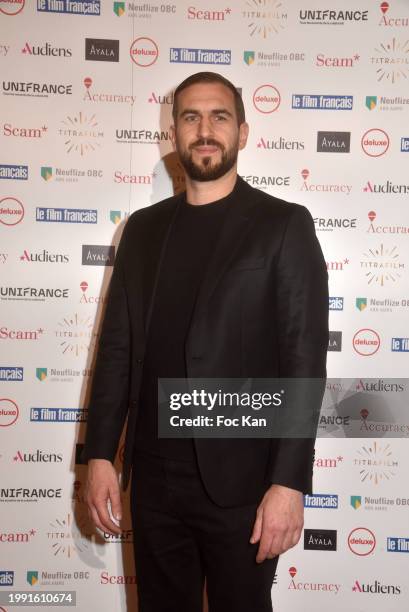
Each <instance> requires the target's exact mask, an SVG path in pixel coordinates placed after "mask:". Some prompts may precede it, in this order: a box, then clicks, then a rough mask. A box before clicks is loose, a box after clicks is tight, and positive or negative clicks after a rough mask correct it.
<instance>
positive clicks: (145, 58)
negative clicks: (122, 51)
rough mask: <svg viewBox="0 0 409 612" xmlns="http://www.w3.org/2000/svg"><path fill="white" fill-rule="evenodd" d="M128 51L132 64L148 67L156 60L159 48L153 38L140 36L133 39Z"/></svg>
mask: <svg viewBox="0 0 409 612" xmlns="http://www.w3.org/2000/svg"><path fill="white" fill-rule="evenodd" d="M129 53H130V56H131V60H132V61H133V63H134V64H136V65H137V66H140V67H141V68H149V66H152V65H153V64H154V63H155V62H156V61H157V59H158V57H159V48H158V45H157V44H156V42H155V41H154V40H152V39H151V38H147V37H146V36H141V37H139V38H136V39H135V40H134V41H133V43H132V45H131V48H130V50H129Z"/></svg>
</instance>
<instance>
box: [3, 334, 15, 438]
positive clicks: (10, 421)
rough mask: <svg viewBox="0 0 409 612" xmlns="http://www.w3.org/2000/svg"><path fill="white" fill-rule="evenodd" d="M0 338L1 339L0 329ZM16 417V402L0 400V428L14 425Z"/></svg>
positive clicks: (4, 398) (6, 399)
mask: <svg viewBox="0 0 409 612" xmlns="http://www.w3.org/2000/svg"><path fill="white" fill-rule="evenodd" d="M0 337H2V336H1V329H0ZM18 416H19V409H18V406H17V404H16V402H14V401H13V400H11V399H8V398H6V397H2V398H0V427H10V425H14V423H15V422H16V421H17V419H18Z"/></svg>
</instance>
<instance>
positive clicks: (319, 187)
mask: <svg viewBox="0 0 409 612" xmlns="http://www.w3.org/2000/svg"><path fill="white" fill-rule="evenodd" d="M301 176H302V178H303V182H302V185H301V187H300V191H313V192H317V193H324V192H330V193H345V194H346V195H349V194H350V193H351V189H352V185H347V184H336V183H335V184H334V183H310V182H308V183H307V179H308V178H309V176H310V171H309V170H308V169H307V168H304V169H303V170H301Z"/></svg>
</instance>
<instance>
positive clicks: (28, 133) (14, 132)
mask: <svg viewBox="0 0 409 612" xmlns="http://www.w3.org/2000/svg"><path fill="white" fill-rule="evenodd" d="M0 1H1V0H0ZM47 130H48V128H47V126H45V125H43V127H41V128H22V127H17V126H13V125H12V124H11V123H4V124H3V136H15V137H16V138H42V137H43V136H44V134H45V133H46V131H47Z"/></svg>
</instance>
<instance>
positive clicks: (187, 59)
mask: <svg viewBox="0 0 409 612" xmlns="http://www.w3.org/2000/svg"><path fill="white" fill-rule="evenodd" d="M169 61H170V63H176V64H221V65H230V64H231V50H230V49H188V48H187V47H171V48H170V49H169Z"/></svg>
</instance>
